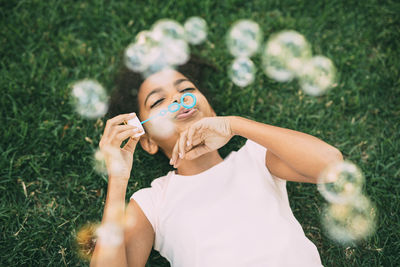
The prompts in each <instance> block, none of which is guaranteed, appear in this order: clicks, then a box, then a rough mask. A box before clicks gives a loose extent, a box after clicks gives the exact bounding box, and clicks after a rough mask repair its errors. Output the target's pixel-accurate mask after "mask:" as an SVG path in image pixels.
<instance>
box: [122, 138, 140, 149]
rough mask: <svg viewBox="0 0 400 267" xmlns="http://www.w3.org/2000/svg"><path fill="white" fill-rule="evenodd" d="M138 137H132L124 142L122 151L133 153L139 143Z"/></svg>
mask: <svg viewBox="0 0 400 267" xmlns="http://www.w3.org/2000/svg"><path fill="white" fill-rule="evenodd" d="M139 139H140V137H132V138H129V141H128V142H126V144H125V145H124V147H123V148H122V149H123V150H126V151H129V152H130V153H133V152H134V151H135V148H136V145H137V143H138V141H139Z"/></svg>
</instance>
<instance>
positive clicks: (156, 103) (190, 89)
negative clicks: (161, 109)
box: [150, 87, 196, 108]
mask: <svg viewBox="0 0 400 267" xmlns="http://www.w3.org/2000/svg"><path fill="white" fill-rule="evenodd" d="M193 90H196V89H195V88H191V87H190V88H185V89H183V90H181V91H179V93H183V92H186V91H193ZM164 99H165V98H161V99H158V100H157V101H156V102H154V103H153V104H152V105H151V106H150V108H153V107H155V106H157V105H158V104H159V103H161V102H162V101H163V100H164Z"/></svg>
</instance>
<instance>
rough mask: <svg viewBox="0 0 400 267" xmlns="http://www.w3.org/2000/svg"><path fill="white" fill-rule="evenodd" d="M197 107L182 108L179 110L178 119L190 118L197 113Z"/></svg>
mask: <svg viewBox="0 0 400 267" xmlns="http://www.w3.org/2000/svg"><path fill="white" fill-rule="evenodd" d="M196 111H197V109H196V108H189V109H186V108H182V109H181V110H179V111H178V114H177V115H176V117H175V118H176V119H183V118H188V117H190V116H192V114H194V113H196Z"/></svg>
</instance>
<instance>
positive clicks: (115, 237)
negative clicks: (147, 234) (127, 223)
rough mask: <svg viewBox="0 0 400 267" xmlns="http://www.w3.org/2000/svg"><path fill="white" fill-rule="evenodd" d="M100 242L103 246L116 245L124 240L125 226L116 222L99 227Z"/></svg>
mask: <svg viewBox="0 0 400 267" xmlns="http://www.w3.org/2000/svg"><path fill="white" fill-rule="evenodd" d="M96 234H97V239H98V242H99V244H101V245H102V246H110V247H116V246H119V245H120V244H122V242H123V240H124V232H123V227H121V226H118V225H117V224H116V223H105V224H103V225H101V226H99V227H98V228H97V231H96Z"/></svg>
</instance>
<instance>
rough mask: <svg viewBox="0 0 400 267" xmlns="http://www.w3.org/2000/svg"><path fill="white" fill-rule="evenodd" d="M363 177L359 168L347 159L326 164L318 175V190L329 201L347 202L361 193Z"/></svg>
mask: <svg viewBox="0 0 400 267" xmlns="http://www.w3.org/2000/svg"><path fill="white" fill-rule="evenodd" d="M364 181H365V178H364V175H363V174H362V172H361V170H360V169H359V168H358V167H357V166H356V165H355V164H353V163H351V162H349V161H343V162H338V163H334V164H332V165H330V166H328V167H327V168H326V169H325V170H324V171H323V172H322V173H321V175H320V176H319V179H318V185H317V186H318V190H319V192H320V193H321V195H322V196H323V197H324V198H325V199H326V200H327V201H329V202H333V203H348V202H350V201H352V200H353V199H355V198H357V197H358V196H359V195H360V194H361V193H362V186H363V184H364Z"/></svg>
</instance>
